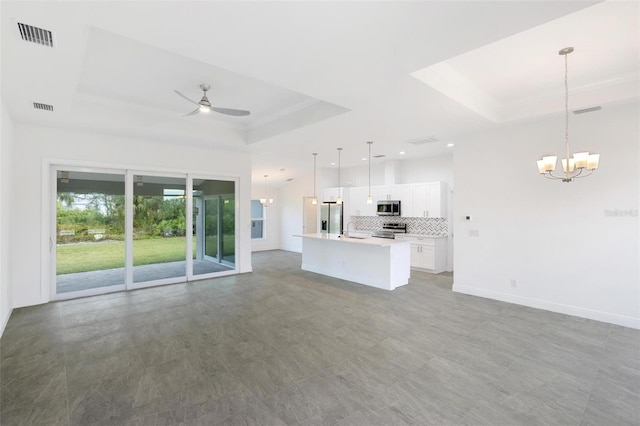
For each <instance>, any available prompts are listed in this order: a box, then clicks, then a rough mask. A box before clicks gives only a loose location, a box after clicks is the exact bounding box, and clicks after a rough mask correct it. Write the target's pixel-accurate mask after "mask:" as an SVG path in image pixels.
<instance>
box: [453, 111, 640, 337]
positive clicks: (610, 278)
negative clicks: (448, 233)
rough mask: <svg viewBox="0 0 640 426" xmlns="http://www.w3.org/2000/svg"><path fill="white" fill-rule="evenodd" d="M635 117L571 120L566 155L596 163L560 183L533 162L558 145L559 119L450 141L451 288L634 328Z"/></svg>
mask: <svg viewBox="0 0 640 426" xmlns="http://www.w3.org/2000/svg"><path fill="white" fill-rule="evenodd" d="M638 113H639V111H638V105H637V104H634V105H626V106H620V107H616V108H613V107H611V108H603V110H602V111H599V112H593V113H589V114H584V115H577V116H572V117H571V118H570V120H571V122H570V129H569V137H570V142H571V144H572V149H573V151H574V152H575V151H579V150H590V151H592V152H598V153H600V154H601V165H600V169H599V170H597V171H596V172H595V173H594V175H593V176H590V177H587V178H584V179H578V180H577V181H574V182H572V183H568V184H567V183H562V182H559V181H552V180H548V179H545V178H543V177H542V176H540V175H539V174H538V172H537V168H536V164H535V160H537V159H539V158H540V157H541V156H542V155H543V154H550V153H553V152H556V153H558V154H560V152H561V151H562V149H563V143H564V138H563V136H564V117H560V116H556V117H553V118H548V119H545V120H542V121H539V122H536V123H529V124H522V125H517V126H513V127H509V128H504V129H502V130H500V131H496V132H494V133H490V134H484V135H478V136H474V137H471V138H468V139H467V140H465V141H458V142H457V143H456V147H455V149H456V151H455V161H454V174H455V179H456V191H455V193H454V203H455V204H454V211H455V218H454V225H455V227H456V228H457V233H456V237H455V254H454V261H455V265H454V270H455V276H454V278H455V283H454V291H458V292H463V293H468V294H474V295H478V296H483V297H488V298H493V299H498V300H505V301H509V302H513V303H518V304H522V305H527V306H532V307H538V308H542V309H547V310H551V311H556V312H563V313H568V314H572V315H577V316H581V317H586V318H592V319H596V320H601V321H607V322H611V323H616V324H621V325H626V326H631V327H635V328H640V284H639V283H640V274H639V271H640V270H639V266H638V264H639V259H640V249H639V231H640V229H639V228H640V226H639V222H640V218H639V217H638V204H639V163H638V158H639V144H640V142H639V141H640V135H639V134H638V133H639V132H638ZM615 210H618V211H620V212H623V213H621V214H622V215H621V216H611V215H609V214H608V212H610V211H615ZM465 215H471V216H472V218H473V221H472V222H466V221H464V219H463V217H464V216H465ZM472 231H477V232H478V233H479V236H477V237H474V236H471V235H470V233H471V232H472ZM511 280H515V282H516V283H515V287H513V286H512V285H511Z"/></svg>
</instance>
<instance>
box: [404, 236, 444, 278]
mask: <svg viewBox="0 0 640 426" xmlns="http://www.w3.org/2000/svg"><path fill="white" fill-rule="evenodd" d="M396 238H398V239H402V240H405V241H409V243H410V245H411V258H410V264H411V268H413V269H419V270H425V271H427V272H432V273H434V274H439V273H440V272H444V271H446V269H447V239H446V238H430V237H418V236H404V235H402V236H397V237H396Z"/></svg>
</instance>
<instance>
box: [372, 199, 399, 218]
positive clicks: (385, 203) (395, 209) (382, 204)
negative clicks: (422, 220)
mask: <svg viewBox="0 0 640 426" xmlns="http://www.w3.org/2000/svg"><path fill="white" fill-rule="evenodd" d="M377 212H378V216H400V200H380V201H378V210H377Z"/></svg>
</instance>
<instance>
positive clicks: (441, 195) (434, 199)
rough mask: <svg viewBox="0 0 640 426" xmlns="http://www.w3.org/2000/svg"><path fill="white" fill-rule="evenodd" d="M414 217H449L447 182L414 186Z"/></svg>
mask: <svg viewBox="0 0 640 426" xmlns="http://www.w3.org/2000/svg"><path fill="white" fill-rule="evenodd" d="M412 216H413V217H447V184H446V183H445V182H427V183H416V184H414V185H413V213H412Z"/></svg>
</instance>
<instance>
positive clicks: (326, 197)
mask: <svg viewBox="0 0 640 426" xmlns="http://www.w3.org/2000/svg"><path fill="white" fill-rule="evenodd" d="M339 194H340V188H325V189H323V190H322V201H335V200H336V198H338V195H339ZM343 197H344V194H343Z"/></svg>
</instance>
